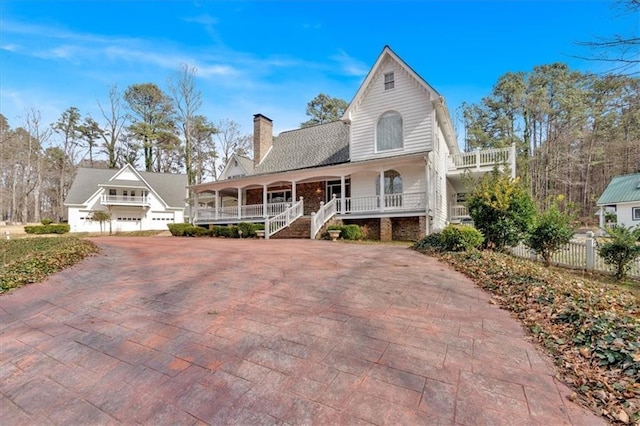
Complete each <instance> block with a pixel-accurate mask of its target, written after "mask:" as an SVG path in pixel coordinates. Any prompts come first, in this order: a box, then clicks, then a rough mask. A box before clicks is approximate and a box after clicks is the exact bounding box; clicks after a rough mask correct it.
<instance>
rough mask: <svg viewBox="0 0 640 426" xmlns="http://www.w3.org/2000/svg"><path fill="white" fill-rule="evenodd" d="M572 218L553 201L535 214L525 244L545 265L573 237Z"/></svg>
mask: <svg viewBox="0 0 640 426" xmlns="http://www.w3.org/2000/svg"><path fill="white" fill-rule="evenodd" d="M572 219H573V218H572V217H571V216H570V215H568V214H564V213H562V212H561V211H560V209H559V208H558V206H557V205H556V204H555V203H554V204H553V205H551V207H549V208H548V209H547V210H546V211H545V212H544V213H541V214H539V215H538V216H537V218H536V221H535V225H534V226H533V229H532V230H531V232H530V234H529V236H528V237H527V239H526V241H525V244H526V245H527V246H528V247H529V248H531V250H533V251H534V252H535V253H536V254H538V255H540V256H541V257H542V259H543V260H544V264H545V265H546V266H550V265H551V257H552V256H553V254H554V253H555V252H557V251H558V250H559V249H560V248H562V247H563V246H565V245H567V244H569V242H570V241H571V239H572V238H573V234H574V233H575V227H573V226H572V225H571V221H572Z"/></svg>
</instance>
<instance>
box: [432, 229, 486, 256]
mask: <svg viewBox="0 0 640 426" xmlns="http://www.w3.org/2000/svg"><path fill="white" fill-rule="evenodd" d="M441 241H442V249H443V250H444V251H469V250H473V249H477V248H478V247H480V245H481V244H482V241H484V237H483V236H482V233H481V232H480V231H478V230H477V229H475V228H473V227H471V226H467V225H448V226H447V227H446V228H444V229H443V230H442V236H441Z"/></svg>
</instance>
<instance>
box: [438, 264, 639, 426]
mask: <svg viewBox="0 0 640 426" xmlns="http://www.w3.org/2000/svg"><path fill="white" fill-rule="evenodd" d="M431 254H433V255H435V256H437V257H438V258H439V259H440V260H442V261H444V262H446V263H448V264H449V265H451V266H452V267H454V268H455V269H456V270H458V271H460V272H462V273H463V274H465V275H467V276H468V277H469V278H471V279H472V280H473V281H474V282H475V283H476V284H477V285H478V286H480V287H481V288H483V289H485V290H486V291H488V292H489V293H491V294H492V295H493V298H492V302H493V303H496V304H498V305H500V306H502V307H503V308H504V309H507V310H509V311H511V312H512V314H513V316H515V317H516V318H518V319H519V320H520V321H521V322H522V324H523V325H524V327H525V328H526V330H527V331H528V332H529V333H530V335H531V336H532V337H533V339H534V341H536V342H537V343H538V344H539V345H540V346H541V347H542V348H543V349H544V350H545V351H546V352H547V353H548V354H549V355H550V356H551V357H552V358H553V359H554V361H555V365H556V367H557V370H558V373H559V376H560V377H561V378H562V380H563V381H564V382H565V383H567V384H568V385H569V386H571V387H572V388H573V389H574V390H575V393H574V394H573V396H574V397H573V398H572V399H574V400H575V401H576V402H578V403H581V404H582V405H584V406H586V407H588V408H590V409H592V410H593V411H594V412H596V413H597V414H599V415H602V416H604V417H606V418H607V419H608V420H610V421H612V422H614V423H618V424H638V423H640V304H639V296H638V291H637V290H638V289H637V287H635V286H634V281H629V282H627V283H624V284H622V285H621V284H619V283H616V282H613V281H612V280H611V278H609V277H606V276H601V275H596V274H593V275H587V274H580V273H579V272H576V271H569V270H563V269H560V268H545V267H544V266H543V265H541V264H539V263H535V262H532V261H530V260H526V259H520V258H515V257H513V256H510V255H507V254H502V253H494V252H488V251H485V252H477V251H475V252H465V253H431ZM636 284H637V283H636Z"/></svg>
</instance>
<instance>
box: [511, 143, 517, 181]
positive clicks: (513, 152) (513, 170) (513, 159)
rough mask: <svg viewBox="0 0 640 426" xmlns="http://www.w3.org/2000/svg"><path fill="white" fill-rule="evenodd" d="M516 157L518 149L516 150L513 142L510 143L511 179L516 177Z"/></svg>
mask: <svg viewBox="0 0 640 426" xmlns="http://www.w3.org/2000/svg"><path fill="white" fill-rule="evenodd" d="M517 158H518V151H517V150H516V144H515V142H514V143H512V144H511V179H515V178H516V161H517Z"/></svg>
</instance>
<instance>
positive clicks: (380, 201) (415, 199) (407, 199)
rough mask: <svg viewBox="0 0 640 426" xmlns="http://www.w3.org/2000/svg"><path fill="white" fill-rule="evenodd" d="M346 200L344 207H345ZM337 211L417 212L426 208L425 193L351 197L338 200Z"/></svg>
mask: <svg viewBox="0 0 640 426" xmlns="http://www.w3.org/2000/svg"><path fill="white" fill-rule="evenodd" d="M343 200H344V205H343ZM336 201H337V211H338V212H340V213H343V212H344V213H347V214H348V213H371V212H390V211H415V210H423V209H425V208H426V195H425V193H424V192H416V193H403V194H386V195H384V197H381V196H379V195H373V196H369V197H349V198H344V199H340V198H338V199H337V200H336Z"/></svg>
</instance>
